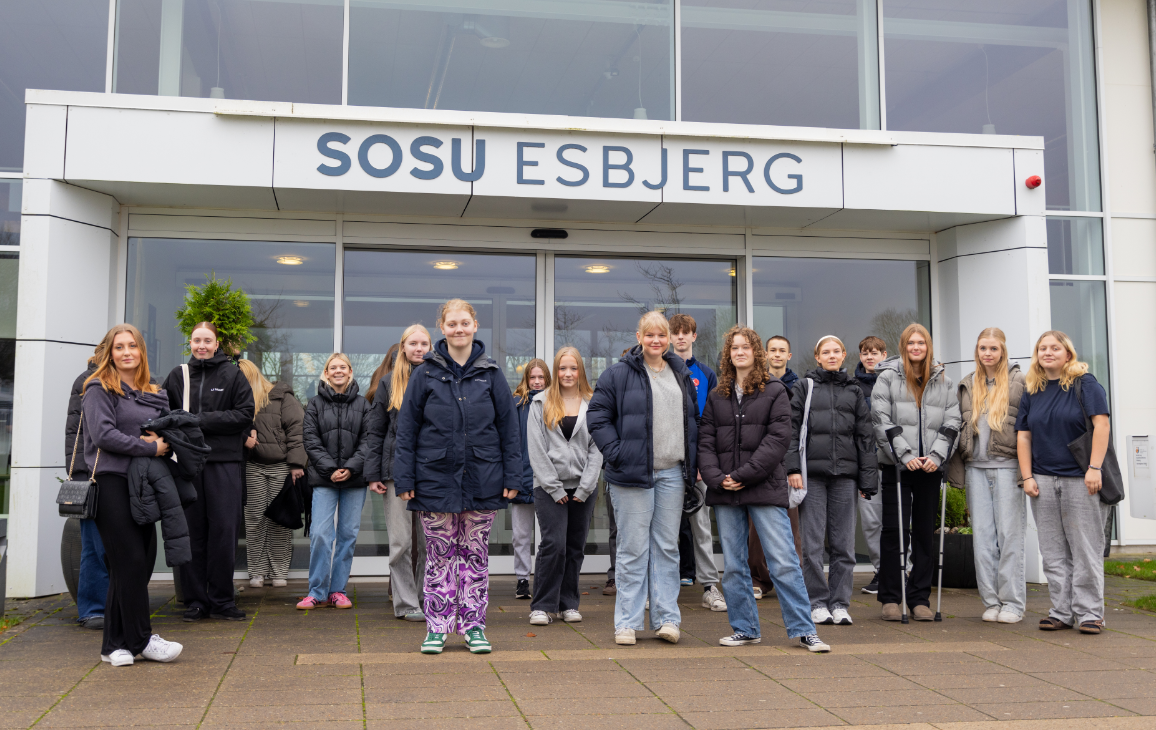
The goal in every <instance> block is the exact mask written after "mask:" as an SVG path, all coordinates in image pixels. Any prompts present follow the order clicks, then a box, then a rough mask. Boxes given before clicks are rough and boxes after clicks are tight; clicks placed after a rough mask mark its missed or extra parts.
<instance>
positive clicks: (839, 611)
mask: <svg viewBox="0 0 1156 730" xmlns="http://www.w3.org/2000/svg"><path fill="white" fill-rule="evenodd" d="M831 618H832V620H834V622H835V624H836V625H837V626H850V625H851V614H849V613H847V609H845V608H836V609H835V610H834V611H832V612H831Z"/></svg>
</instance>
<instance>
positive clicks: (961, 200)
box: [843, 144, 1015, 215]
mask: <svg viewBox="0 0 1156 730" xmlns="http://www.w3.org/2000/svg"><path fill="white" fill-rule="evenodd" d="M843 177H844V180H843V193H844V198H843V200H844V203H845V205H846V207H847V208H858V209H867V210H904V211H906V210H911V211H933V212H945V213H947V212H950V213H983V214H997V215H1014V214H1015V191H1014V189H1013V187H1012V185H1013V180H1014V169H1013V165H1012V150H1010V149H991V148H987V149H983V148H974V147H972V148H966V147H933V146H922V145H902V146H896V147H867V146H865V145H851V144H848V145H844V146H843Z"/></svg>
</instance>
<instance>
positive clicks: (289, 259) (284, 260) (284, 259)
mask: <svg viewBox="0 0 1156 730" xmlns="http://www.w3.org/2000/svg"><path fill="white" fill-rule="evenodd" d="M277 263H279V264H285V265H286V266H300V265H301V264H303V263H305V259H303V258H301V257H300V256H278V257H277Z"/></svg>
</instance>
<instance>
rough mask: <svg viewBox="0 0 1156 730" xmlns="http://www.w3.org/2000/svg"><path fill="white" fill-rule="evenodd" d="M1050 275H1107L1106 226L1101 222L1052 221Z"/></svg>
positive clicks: (1070, 219)
mask: <svg viewBox="0 0 1156 730" xmlns="http://www.w3.org/2000/svg"><path fill="white" fill-rule="evenodd" d="M1048 272H1049V273H1052V274H1076V275H1091V276H1101V275H1103V273H1104V225H1103V223H1102V222H1101V221H1100V219H1099V218H1051V217H1049V218H1048Z"/></svg>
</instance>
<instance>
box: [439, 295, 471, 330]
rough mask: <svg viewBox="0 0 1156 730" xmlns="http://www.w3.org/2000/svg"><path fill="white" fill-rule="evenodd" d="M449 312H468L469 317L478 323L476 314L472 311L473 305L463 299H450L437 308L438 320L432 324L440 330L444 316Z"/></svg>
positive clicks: (444, 319)
mask: <svg viewBox="0 0 1156 730" xmlns="http://www.w3.org/2000/svg"><path fill="white" fill-rule="evenodd" d="M450 312H469V313H470V317H472V318H473V320H474V321H475V322H477V321H478V313H477V312H475V311H474V307H473V305H471V304H470V303H469V302H467V301H466V300H465V299H451V300H449V301H448V302H446V303H445V304H443V305H441V306H440V307H438V318H437V321H436V322H434V326H435V327H437V328H438V329H441V328H442V325H443V324H444V323H445V321H446V315H447V314H449V313H450Z"/></svg>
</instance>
